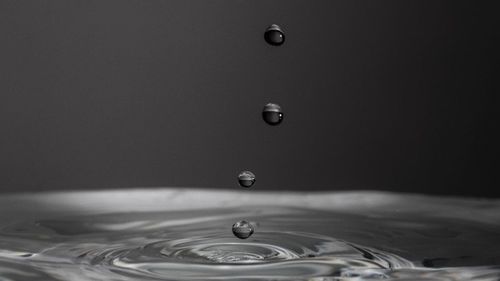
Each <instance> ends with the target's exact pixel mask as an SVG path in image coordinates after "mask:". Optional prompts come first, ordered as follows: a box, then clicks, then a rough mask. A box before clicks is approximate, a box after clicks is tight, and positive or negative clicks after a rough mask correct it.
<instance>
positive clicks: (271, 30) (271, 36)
mask: <svg viewBox="0 0 500 281" xmlns="http://www.w3.org/2000/svg"><path fill="white" fill-rule="evenodd" d="M264 39H266V42H267V43H269V44H270V45H273V46H280V45H282V44H283V43H284V42H285V34H284V33H283V31H282V30H281V28H280V27H279V26H278V25H277V24H273V25H271V26H270V27H268V28H267V29H266V32H264Z"/></svg>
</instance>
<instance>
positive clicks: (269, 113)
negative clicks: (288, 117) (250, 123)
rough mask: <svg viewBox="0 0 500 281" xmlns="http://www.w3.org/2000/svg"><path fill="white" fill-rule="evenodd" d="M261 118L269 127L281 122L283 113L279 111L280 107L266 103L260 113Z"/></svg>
mask: <svg viewBox="0 0 500 281" xmlns="http://www.w3.org/2000/svg"><path fill="white" fill-rule="evenodd" d="M262 118H264V121H266V123H267V124H269V125H273V126H274V125H278V124H280V123H281V121H282V120H283V112H282V111H281V106H279V105H277V104H274V103H268V104H266V106H264V110H263V111H262Z"/></svg>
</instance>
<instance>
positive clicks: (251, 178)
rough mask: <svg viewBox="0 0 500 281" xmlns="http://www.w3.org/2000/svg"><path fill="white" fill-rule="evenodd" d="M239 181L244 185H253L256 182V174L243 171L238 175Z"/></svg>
mask: <svg viewBox="0 0 500 281" xmlns="http://www.w3.org/2000/svg"><path fill="white" fill-rule="evenodd" d="M238 183H239V184H240V186H242V187H247V188H248V187H251V186H252V185H253V184H254V183H255V175H254V174H253V173H252V172H250V171H243V172H241V173H240V174H239V175H238Z"/></svg>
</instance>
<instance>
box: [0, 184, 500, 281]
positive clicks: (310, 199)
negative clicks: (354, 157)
mask: <svg viewBox="0 0 500 281" xmlns="http://www.w3.org/2000/svg"><path fill="white" fill-rule="evenodd" d="M0 219H1V221H0V280H2V281H7V280H75V281H87V280H123V281H125V280H241V281H244V280H310V281H330V280H483V281H484V280H486V281H489V280H492V281H493V280H494V281H498V280H500V201H498V200H484V199H483V200H479V199H459V198H444V197H442V198H440V197H430V196H422V195H403V194H395V193H383V192H342V193H339V192H337V193H258V192H251V193H248V192H241V191H235V192H229V191H218V190H216V191H207V190H196V189H173V188H170V189H156V190H151V189H149V190H148V189H138V190H123V191H92V192H66V193H61V192H60V193H42V194H20V195H4V196H2V197H0ZM243 219H244V220H247V221H249V222H251V223H252V224H253V225H254V226H255V233H254V234H253V235H252V236H251V237H250V238H248V239H245V240H242V239H238V238H236V237H235V236H234V235H233V233H232V231H231V227H232V225H233V224H234V223H235V222H236V221H239V220H243Z"/></svg>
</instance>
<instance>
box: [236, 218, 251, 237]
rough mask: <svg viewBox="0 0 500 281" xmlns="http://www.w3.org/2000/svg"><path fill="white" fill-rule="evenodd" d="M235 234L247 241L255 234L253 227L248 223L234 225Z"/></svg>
mask: <svg viewBox="0 0 500 281" xmlns="http://www.w3.org/2000/svg"><path fill="white" fill-rule="evenodd" d="M233 234H234V236H236V237H238V238H240V239H247V238H248V237H250V236H251V235H252V234H253V226H252V224H250V223H249V222H247V221H239V222H237V223H235V224H233Z"/></svg>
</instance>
